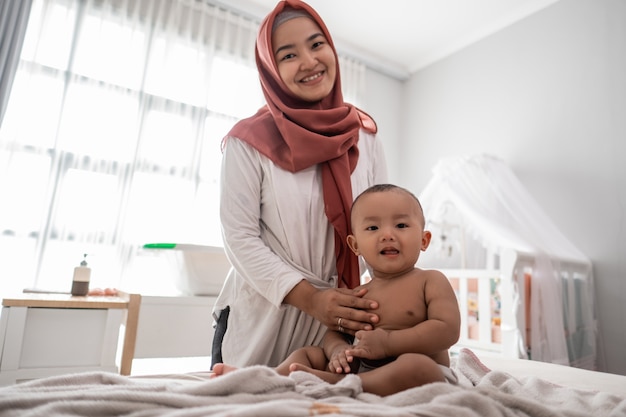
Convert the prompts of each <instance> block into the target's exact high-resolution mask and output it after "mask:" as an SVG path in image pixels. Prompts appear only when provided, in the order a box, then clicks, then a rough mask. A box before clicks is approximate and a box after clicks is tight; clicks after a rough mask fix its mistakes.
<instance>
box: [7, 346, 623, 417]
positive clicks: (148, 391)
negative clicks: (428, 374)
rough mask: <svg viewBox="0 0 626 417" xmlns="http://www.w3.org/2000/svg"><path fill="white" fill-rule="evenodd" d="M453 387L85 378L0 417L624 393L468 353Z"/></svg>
mask: <svg viewBox="0 0 626 417" xmlns="http://www.w3.org/2000/svg"><path fill="white" fill-rule="evenodd" d="M453 368H454V370H455V371H456V373H457V375H458V376H459V379H460V382H459V384H458V385H450V384H446V383H434V384H428V385H425V386H422V387H417V388H413V389H409V390H406V391H402V392H399V393H397V394H394V395H390V396H388V397H379V396H377V395H374V394H369V393H365V392H363V390H362V388H361V383H360V379H359V377H358V376H356V375H348V376H347V377H346V378H344V379H343V380H342V381H340V382H339V383H337V384H334V385H333V384H328V383H326V382H324V381H322V380H320V379H319V378H317V377H316V376H314V375H311V374H308V373H305V372H294V373H292V374H291V375H290V376H289V377H285V376H280V375H278V374H277V373H276V372H274V370H272V369H270V368H267V367H263V366H253V367H248V368H243V369H240V370H238V371H235V372H232V373H229V374H226V375H223V376H220V377H218V378H213V379H208V378H180V379H177V378H164V377H163V378H133V377H125V376H120V375H117V374H112V373H104V372H89V373H81V374H70V375H63V376H58V377H50V378H43V379H39V380H34V381H29V382H24V383H21V384H15V385H12V386H8V387H3V388H0V417H13V416H20V417H31V416H32V417H39V416H42V417H43V416H45V417H56V416H64V417H76V416H90V417H94V416H103V417H104V416H126V417H153V416H176V417H192V416H273V417H280V416H289V417H293V416H312V415H329V416H343V415H349V416H364V417H367V416H371V417H378V416H389V415H394V416H430V417H438V416H442V417H443V416H446V417H447V416H456V417H491V416H493V417H496V416H498V417H500V416H511V417H513V416H526V417H544V416H567V417H579V416H580V417H583V416H585V417H588V416H594V417H604V416H606V417H617V416H625V415H626V394H624V396H619V395H617V394H609V393H605V392H596V391H585V390H579V389H572V388H568V387H564V386H559V385H555V384H552V383H550V382H547V381H545V380H542V379H539V378H535V377H523V378H514V377H513V376H511V375H509V374H507V373H504V372H500V371H497V370H490V369H488V368H487V367H486V366H485V365H483V364H482V363H481V362H480V360H479V359H478V358H477V357H476V356H475V355H474V354H473V353H472V352H471V351H470V350H468V349H464V350H462V351H461V352H460V354H459V356H458V357H456V358H454V361H453Z"/></svg>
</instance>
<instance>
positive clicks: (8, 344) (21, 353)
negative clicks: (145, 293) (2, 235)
mask: <svg viewBox="0 0 626 417" xmlns="http://www.w3.org/2000/svg"><path fill="white" fill-rule="evenodd" d="M140 304H141V296H140V295H139V294H128V293H124V292H120V293H118V295H117V296H72V295H70V294H52V293H24V294H19V295H17V296H15V297H11V298H4V299H3V300H2V315H1V317H0V385H8V384H13V383H15V382H20V381H24V380H30V379H36V378H43V377H47V376H53V375H60V374H65V373H73V372H86V371H94V370H101V371H108V372H118V368H117V366H116V356H117V349H118V341H119V334H120V326H121V325H124V326H125V331H124V344H123V349H122V355H121V362H120V369H119V371H120V373H122V374H123V375H129V374H130V369H131V365H132V359H133V354H134V349H135V338H136V333H137V322H138V317H139V307H140Z"/></svg>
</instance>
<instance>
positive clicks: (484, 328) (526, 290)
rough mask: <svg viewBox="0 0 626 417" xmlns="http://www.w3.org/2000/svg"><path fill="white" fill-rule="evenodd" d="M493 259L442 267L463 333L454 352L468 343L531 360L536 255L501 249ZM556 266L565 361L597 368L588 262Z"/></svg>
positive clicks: (499, 353) (493, 352) (584, 366)
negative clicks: (477, 265)
mask: <svg viewBox="0 0 626 417" xmlns="http://www.w3.org/2000/svg"><path fill="white" fill-rule="evenodd" d="M495 258H496V262H491V263H492V264H494V265H496V266H497V267H496V268H486V269H442V270H441V271H442V272H443V273H444V274H445V275H446V276H447V277H448V279H449V280H450V282H451V284H452V287H453V288H454V290H455V293H456V295H457V299H458V301H459V307H460V311H461V335H460V339H459V342H458V343H457V344H456V345H455V346H454V347H453V349H452V350H453V352H454V351H458V350H459V349H461V348H462V347H467V348H470V349H472V350H475V351H478V352H482V353H485V354H494V355H497V356H503V357H508V358H530V359H533V355H532V349H531V346H532V344H531V338H532V334H533V332H532V326H531V323H532V320H531V315H532V314H533V311H532V308H533V303H532V302H531V298H532V289H531V288H532V282H533V268H534V266H535V261H536V255H532V254H527V253H521V252H517V251H515V250H511V249H505V250H502V251H501V253H500V254H499V255H498V256H496V257H495ZM556 264H557V265H558V270H557V271H555V272H556V273H557V274H558V275H559V276H560V278H561V280H560V281H561V284H562V292H563V293H562V295H563V296H562V300H563V318H564V326H565V328H564V334H565V339H566V343H567V350H568V356H569V364H570V365H572V366H577V367H580V368H585V369H596V352H595V319H594V317H593V314H592V313H593V311H592V308H591V306H590V302H592V300H590V297H591V296H592V294H593V291H592V290H593V288H592V283H591V282H590V279H589V277H590V271H589V269H590V265H589V264H588V263H585V262H576V261H567V260H559V261H558V262H557V263H556ZM538 313H539V314H540V312H536V313H535V314H538ZM535 337H538V335H537V334H536V335H535ZM539 337H540V335H539Z"/></svg>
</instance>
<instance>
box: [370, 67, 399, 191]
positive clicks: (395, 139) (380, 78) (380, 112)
mask: <svg viewBox="0 0 626 417" xmlns="http://www.w3.org/2000/svg"><path fill="white" fill-rule="evenodd" d="M365 82H366V87H365V94H364V103H365V104H364V105H363V110H364V111H366V112H367V113H368V114H369V115H370V116H372V117H373V118H374V120H376V124H377V125H378V137H379V138H380V140H381V141H382V142H383V147H384V149H385V155H386V159H387V161H388V162H387V165H388V171H389V177H390V178H389V179H390V181H391V180H394V182H396V181H397V179H398V178H400V176H401V173H400V166H399V165H398V163H397V155H400V153H401V148H400V144H401V142H402V140H403V135H402V132H401V127H402V118H403V116H404V106H403V103H402V100H401V99H400V97H401V96H402V90H403V88H405V86H404V84H403V83H402V82H400V81H398V80H396V79H393V78H390V77H389V76H386V75H383V74H380V73H378V72H376V71H372V70H368V71H367V74H366V80H365Z"/></svg>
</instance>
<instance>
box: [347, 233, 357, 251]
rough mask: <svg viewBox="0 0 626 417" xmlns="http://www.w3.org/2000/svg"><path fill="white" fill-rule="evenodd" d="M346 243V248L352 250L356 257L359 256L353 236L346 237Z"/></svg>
mask: <svg viewBox="0 0 626 417" xmlns="http://www.w3.org/2000/svg"><path fill="white" fill-rule="evenodd" d="M346 243H347V244H348V247H349V248H350V249H352V252H354V254H355V255H356V256H359V255H360V253H359V247H358V245H357V243H356V238H355V237H354V235H348V237H347V239H346Z"/></svg>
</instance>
